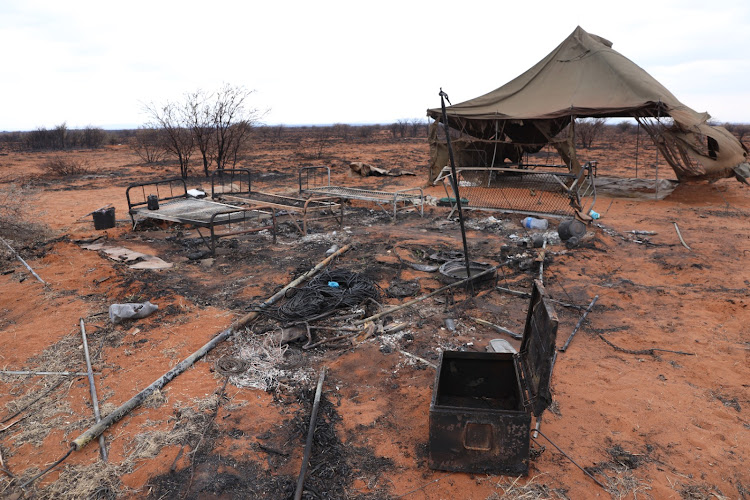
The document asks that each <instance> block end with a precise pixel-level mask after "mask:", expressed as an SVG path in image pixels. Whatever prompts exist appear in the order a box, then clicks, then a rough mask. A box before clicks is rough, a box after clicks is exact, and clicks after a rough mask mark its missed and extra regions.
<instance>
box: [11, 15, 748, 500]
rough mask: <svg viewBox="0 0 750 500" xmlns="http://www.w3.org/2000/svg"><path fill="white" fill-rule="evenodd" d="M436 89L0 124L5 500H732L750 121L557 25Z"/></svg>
mask: <svg viewBox="0 0 750 500" xmlns="http://www.w3.org/2000/svg"><path fill="white" fill-rule="evenodd" d="M571 68H572V69H573V70H572V71H571ZM586 74H589V75H591V74H595V75H600V76H601V79H599V80H598V83H599V84H600V85H605V84H606V85H610V86H613V87H617V89H618V91H617V92H608V91H606V89H605V91H602V89H600V88H598V87H597V86H596V85H593V84H592V83H591V82H592V81H593V80H592V81H589V80H586V81H583V80H581V81H579V80H576V78H583V79H584V80H585V75H586ZM618 75H619V76H618ZM615 77H617V78H615ZM607 79H610V80H607ZM611 79H616V81H614V80H611ZM551 84H554V86H555V88H557V89H558V91H559V92H558V93H549V92H547V91H546V90H545V89H548V88H549V86H550V85H551ZM592 85H593V86H592ZM436 90H437V89H436ZM445 90H446V92H443V90H441V91H440V95H439V97H438V96H437V92H436V105H437V104H438V103H440V104H441V106H440V107H435V108H433V109H430V110H428V111H427V113H428V115H429V117H430V118H431V121H430V123H429V124H428V122H427V121H426V120H424V121H414V122H412V123H407V122H406V121H401V122H398V123H394V124H393V125H391V126H385V125H383V126H381V125H362V126H349V125H341V124H339V125H334V126H320V127H282V126H277V127H270V126H254V127H244V128H242V129H241V138H242V142H237V143H236V144H237V147H236V148H235V149H232V150H231V151H225V153H227V155H226V156H224V160H223V163H221V162H220V163H219V165H221V168H214V169H209V168H208V166H209V161H208V158H209V156H210V155H206V156H205V158H206V162H205V163H204V164H203V165H201V161H200V159H196V158H197V157H198V154H197V153H196V154H195V156H193V158H192V160H190V161H188V158H186V157H184V156H180V158H179V160H180V161H179V162H178V161H177V159H176V158H175V157H174V156H170V155H166V156H161V155H156V154H152V153H154V151H151V153H149V152H148V151H145V150H144V149H143V148H142V147H139V144H140V146H143V143H139V140H140V139H142V138H143V137H144V135H143V134H145V133H146V132H148V130H145V129H141V130H139V131H127V130H125V131H112V132H109V134H110V138H111V139H110V140H109V141H107V144H103V143H99V144H97V145H95V147H89V146H91V145H88V146H87V145H85V144H83V143H78V144H76V145H75V146H73V145H71V143H70V142H69V143H68V144H67V146H66V144H65V142H64V141H63V143H61V144H58V145H57V146H55V147H52V148H48V147H42V146H40V144H39V143H32V142H33V141H31V139H32V138H34V137H37V136H39V135H40V134H41V133H42V132H44V131H43V130H38V131H35V132H28V133H3V134H0V139H2V142H0V237H1V239H2V241H0V243H1V244H0V498H12V499H20V498H42V499H47V498H48V499H80V498H92V499H93V498H98V499H105V498H106V499H112V498H153V499H161V498H188V499H203V498H238V499H239V498H242V499H245V498H253V499H292V498H295V499H302V498H304V499H344V498H346V499H362V500H365V499H373V500H374V499H443V498H456V499H458V498H466V499H498V498H510V499H548V498H549V499H555V498H559V499H582V498H608V497H611V498H616V499H624V498H633V499H635V498H653V499H663V498H675V499H691V500H692V499H714V498H719V499H724V498H726V499H730V498H731V499H735V498H739V499H747V498H750V472H748V471H750V418H749V415H750V362H749V361H750V326H748V325H750V307H748V304H750V272H748V259H749V258H750V224H749V223H748V217H750V186H748V183H747V181H748V179H749V178H750V165H748V163H747V148H746V146H745V144H746V143H747V137H746V135H748V127H747V126H746V125H742V124H725V125H724V126H719V125H718V124H716V123H714V122H712V121H711V120H710V119H709V118H710V117H709V115H708V114H706V113H698V112H695V111H693V110H692V109H690V108H688V107H687V106H686V105H685V104H682V103H681V102H680V101H678V100H677V99H676V98H675V97H674V96H672V95H671V94H670V93H669V91H668V90H667V89H666V88H664V87H662V86H661V85H660V84H658V82H656V81H655V80H653V79H652V78H651V77H650V76H649V75H647V74H646V73H645V72H643V71H642V70H641V69H640V68H639V67H638V66H636V65H635V64H634V63H631V62H630V61H629V60H627V59H625V58H624V57H623V56H621V55H620V54H619V53H617V52H614V50H613V49H612V44H611V43H610V42H608V41H607V40H606V39H603V38H601V37H598V36H596V35H590V34H589V33H586V32H585V31H583V30H582V29H581V28H578V29H576V30H575V31H574V32H573V34H571V36H570V37H569V38H568V39H566V40H565V41H563V43H562V44H561V45H560V46H558V47H557V48H556V49H555V50H554V51H553V52H551V53H550V55H549V56H548V57H547V58H545V59H543V60H542V61H540V63H538V64H537V65H535V66H532V68H531V69H530V70H529V71H527V72H525V73H523V74H522V75H521V76H519V77H518V78H517V79H515V80H513V81H511V82H510V83H508V84H506V85H504V86H502V87H500V88H498V89H497V90H495V91H492V92H489V93H488V94H486V95H483V96H480V97H477V98H475V99H472V100H469V101H465V102H462V103H455V104H453V103H451V102H450V99H449V95H448V94H449V93H448V92H447V91H449V90H450V89H445ZM540 95H541V96H545V98H544V99H538V98H537V97H538V96H540ZM438 99H440V100H442V102H440V101H438ZM530 103H531V104H530ZM532 104H533V105H532ZM443 105H444V106H443ZM618 119H623V120H624V121H618ZM608 120H609V121H608ZM64 128H65V127H64V124H63V127H62V129H60V130H57V132H60V131H62V132H66V130H64ZM176 130H178V131H181V132H185V131H186V130H187V129H184V128H183V129H180V128H179V127H178V128H177V129H176ZM234 130H235V131H237V129H234ZM68 132H70V133H71V134H72V133H73V132H74V131H68ZM78 132H81V131H78ZM100 132H101V133H102V134H103V133H104V132H103V131H100ZM24 134H26V135H24ZM238 137H239V136H238ZM743 141H744V143H743ZM191 152H192V151H191ZM188 157H189V155H188ZM212 170H213V171H212ZM180 173H182V174H185V175H179V174H180ZM178 175H179V176H178Z"/></svg>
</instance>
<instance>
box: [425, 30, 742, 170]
mask: <svg viewBox="0 0 750 500" xmlns="http://www.w3.org/2000/svg"><path fill="white" fill-rule="evenodd" d="M446 111H447V117H448V125H449V126H450V127H451V128H454V129H457V130H460V131H462V132H464V133H466V134H468V135H470V136H472V137H475V138H477V139H479V140H486V141H489V140H492V141H503V142H505V143H506V144H507V143H508V142H510V143H517V144H524V145H526V146H527V147H528V146H532V147H533V146H534V145H537V146H539V147H541V146H542V145H543V144H546V143H548V142H549V141H550V140H551V138H552V137H553V136H554V135H555V134H557V133H558V132H559V131H560V130H562V129H563V128H564V127H565V126H566V125H567V124H568V123H570V121H571V120H572V119H575V118H583V117H600V118H607V117H632V118H636V119H639V120H640V121H643V120H644V119H646V118H656V119H660V120H661V119H665V122H666V119H667V118H671V119H672V120H671V123H669V126H668V127H659V128H658V129H654V130H653V133H652V132H651V131H649V133H650V134H651V135H652V138H653V139H654V141H655V142H656V144H657V147H659V149H660V151H661V152H662V153H663V154H664V156H665V159H666V160H667V162H669V163H670V165H671V166H672V168H673V169H674V170H675V173H676V174H677V176H678V178H683V177H729V176H731V175H733V169H734V168H735V167H737V166H739V165H741V164H743V163H745V162H746V161H747V150H746V148H745V147H744V145H742V144H741V143H740V142H739V141H738V140H737V139H736V138H735V137H734V136H733V135H732V134H731V133H729V132H728V131H727V130H726V129H724V128H723V127H715V126H711V125H709V124H708V120H709V119H710V116H709V114H708V113H698V112H696V111H694V110H692V109H691V108H689V107H687V106H686V105H684V104H682V103H681V102H680V101H679V100H678V99H677V98H676V97H675V96H674V95H673V94H672V93H671V92H670V91H669V90H667V88H666V87H664V86H663V85H662V84H660V83H659V82H658V81H656V80H655V79H654V78H653V77H652V76H651V75H649V74H648V73H647V72H646V71H644V70H643V69H642V68H641V67H639V66H638V65H637V64H635V63H633V62H632V61H630V60H629V59H628V58H626V57H625V56H623V55H622V54H620V53H619V52H617V51H615V50H613V49H612V43H611V42H609V41H608V40H606V39H604V38H601V37H599V36H596V35H592V34H589V33H587V32H586V31H584V30H583V28H581V27H580V26H579V27H577V28H576V29H575V31H573V33H571V35H570V36H569V37H568V38H566V39H565V40H564V41H563V42H562V43H561V44H560V45H558V46H557V48H555V50H553V51H552V52H551V53H550V54H549V55H547V57H545V58H544V59H542V60H541V61H539V62H538V63H537V64H536V65H534V66H533V67H532V68H531V69H529V70H528V71H526V72H525V73H523V74H522V75H520V76H518V77H517V78H515V79H514V80H512V81H510V82H508V83H507V84H505V85H503V86H502V87H500V88H498V89H496V90H493V91H492V92H489V93H487V94H485V95H482V96H480V97H477V98H474V99H471V100H468V101H465V102H462V103H459V104H455V105H452V106H449V107H448V108H447V109H446ZM427 115H428V116H430V117H431V118H434V119H435V120H437V121H442V112H441V109H440V108H434V109H429V110H427ZM498 131H501V133H500V134H499V133H498Z"/></svg>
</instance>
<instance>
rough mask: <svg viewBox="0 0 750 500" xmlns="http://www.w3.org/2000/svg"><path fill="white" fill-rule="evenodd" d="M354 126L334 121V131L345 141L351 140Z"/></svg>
mask: <svg viewBox="0 0 750 500" xmlns="http://www.w3.org/2000/svg"><path fill="white" fill-rule="evenodd" d="M351 131H352V127H351V125H349V124H347V123H334V124H333V133H334V134H335V135H337V136H339V137H340V138H341V140H343V141H344V142H346V141H348V140H349V135H351Z"/></svg>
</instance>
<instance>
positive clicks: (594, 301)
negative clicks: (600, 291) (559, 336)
mask: <svg viewBox="0 0 750 500" xmlns="http://www.w3.org/2000/svg"><path fill="white" fill-rule="evenodd" d="M597 300H599V296H598V295H595V296H594V300H592V301H591V304H589V306H588V307H587V308H586V310H585V311H583V314H582V315H581V319H579V320H578V323H576V327H575V328H573V333H571V334H570V337H568V340H566V341H565V345H563V346H562V347H561V348H560V349H559V351H560V352H565V351H566V350H567V349H568V346H569V345H570V343H571V342H572V341H573V337H574V336H575V334H576V332H578V329H579V328H581V325H582V324H583V320H584V319H586V315H588V313H589V311H591V308H593V307H594V304H596V301H597Z"/></svg>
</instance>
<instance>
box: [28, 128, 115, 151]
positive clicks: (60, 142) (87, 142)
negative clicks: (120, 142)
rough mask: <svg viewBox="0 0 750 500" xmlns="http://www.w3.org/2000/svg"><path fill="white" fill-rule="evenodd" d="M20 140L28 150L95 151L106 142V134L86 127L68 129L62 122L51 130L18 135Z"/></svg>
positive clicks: (38, 130) (39, 130)
mask: <svg viewBox="0 0 750 500" xmlns="http://www.w3.org/2000/svg"><path fill="white" fill-rule="evenodd" d="M20 140H21V142H22V143H23V145H24V147H25V148H26V149H30V150H36V151H38V150H52V151H54V150H63V149H70V148H89V149H96V148H100V147H102V146H104V144H106V142H107V132H105V131H104V130H102V129H100V128H96V127H92V126H88V127H85V128H82V129H69V128H68V125H67V123H65V122H63V123H61V124H59V125H56V126H55V127H53V128H52V129H46V128H44V127H40V128H38V129H36V130H32V131H30V132H22V133H20Z"/></svg>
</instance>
